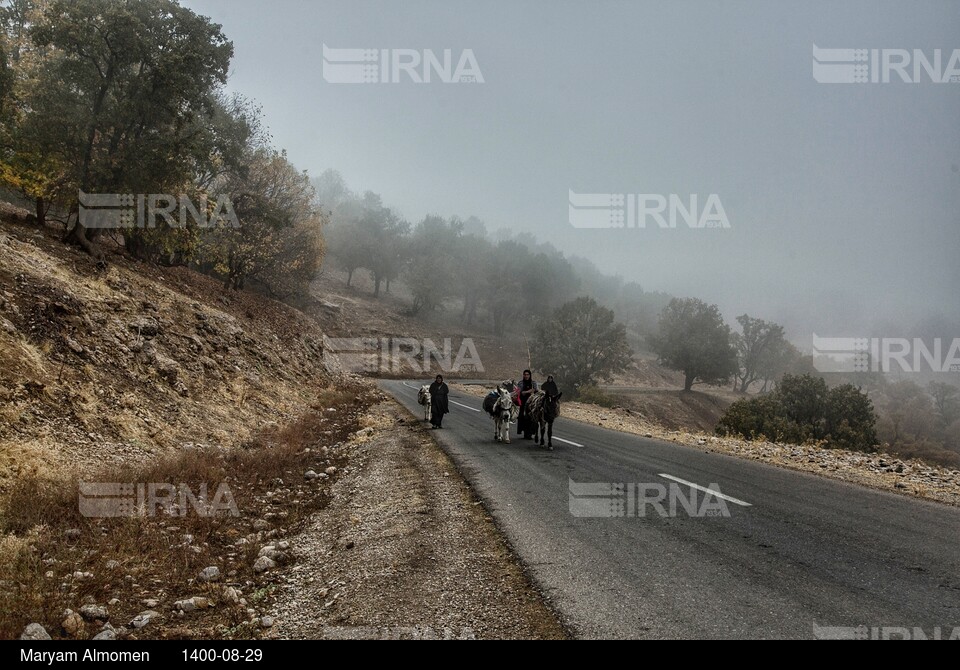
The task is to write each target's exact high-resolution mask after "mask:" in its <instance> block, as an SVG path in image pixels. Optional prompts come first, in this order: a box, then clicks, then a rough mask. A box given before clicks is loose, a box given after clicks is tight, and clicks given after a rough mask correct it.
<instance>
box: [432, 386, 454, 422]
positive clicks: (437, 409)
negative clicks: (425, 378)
mask: <svg viewBox="0 0 960 670" xmlns="http://www.w3.org/2000/svg"><path fill="white" fill-rule="evenodd" d="M449 394H450V389H449V388H447V385H446V384H445V383H444V381H443V375H437V378H436V379H435V380H434V382H433V383H432V384H430V423H432V424H433V427H434V428H443V415H444V414H447V413H449V412H450V405H449V404H448V403H447V396H448V395H449Z"/></svg>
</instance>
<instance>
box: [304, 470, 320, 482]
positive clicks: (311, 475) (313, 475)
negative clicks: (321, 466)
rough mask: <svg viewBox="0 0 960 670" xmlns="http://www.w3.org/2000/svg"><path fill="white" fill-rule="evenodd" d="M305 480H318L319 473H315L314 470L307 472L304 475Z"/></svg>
mask: <svg viewBox="0 0 960 670" xmlns="http://www.w3.org/2000/svg"><path fill="white" fill-rule="evenodd" d="M303 478H304V479H310V480H313V479H316V478H317V473H316V472H314V471H313V470H307V471H306V472H304V473H303Z"/></svg>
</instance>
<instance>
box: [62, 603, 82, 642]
mask: <svg viewBox="0 0 960 670" xmlns="http://www.w3.org/2000/svg"><path fill="white" fill-rule="evenodd" d="M60 625H61V626H63V631H64V632H65V633H66V634H67V635H69V636H70V637H78V636H79V635H80V634H81V633H82V632H83V631H84V628H85V626H84V623H83V617H81V616H80V615H79V614H77V613H76V612H74V611H73V610H67V611H66V612H64V613H63V622H62V623H61V624H60Z"/></svg>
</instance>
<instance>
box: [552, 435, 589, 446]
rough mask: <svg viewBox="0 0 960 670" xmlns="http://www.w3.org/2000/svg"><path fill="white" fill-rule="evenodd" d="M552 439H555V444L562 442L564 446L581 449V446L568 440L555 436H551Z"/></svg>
mask: <svg viewBox="0 0 960 670" xmlns="http://www.w3.org/2000/svg"><path fill="white" fill-rule="evenodd" d="M553 439H555V440H556V441H557V442H563V443H564V444H572V445H573V446H575V447H581V448H582V447H583V445H582V444H578V443H576V442H571V441H570V440H565V439H563V438H562V437H557V436H556V435H554V436H553Z"/></svg>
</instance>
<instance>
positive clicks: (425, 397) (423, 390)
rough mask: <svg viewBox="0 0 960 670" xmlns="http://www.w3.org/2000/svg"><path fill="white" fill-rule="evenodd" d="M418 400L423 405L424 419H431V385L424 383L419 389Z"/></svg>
mask: <svg viewBox="0 0 960 670" xmlns="http://www.w3.org/2000/svg"><path fill="white" fill-rule="evenodd" d="M417 402H418V403H420V404H421V405H423V420H424V421H429V420H430V385H429V384H424V385H423V386H421V387H420V390H419V391H417Z"/></svg>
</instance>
